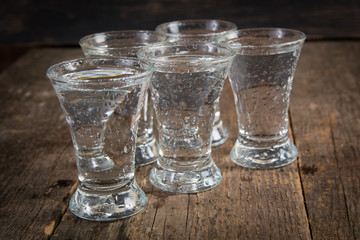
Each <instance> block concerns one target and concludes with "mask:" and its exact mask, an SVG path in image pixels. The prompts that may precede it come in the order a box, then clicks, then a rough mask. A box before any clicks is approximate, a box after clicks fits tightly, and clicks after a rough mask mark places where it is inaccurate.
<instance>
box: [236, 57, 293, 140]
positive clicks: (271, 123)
mask: <svg viewBox="0 0 360 240" xmlns="http://www.w3.org/2000/svg"><path fill="white" fill-rule="evenodd" d="M298 56H299V51H294V52H287V53H282V54H272V55H237V56H236V57H235V59H234V61H233V64H232V66H231V69H230V82H231V85H232V88H233V92H234V97H235V104H236V110H237V114H238V126H239V140H240V141H241V142H242V144H245V145H251V144H253V145H254V146H257V147H266V145H269V144H270V145H272V144H274V143H275V144H281V143H283V142H285V141H287V139H288V109H289V96H290V92H291V87H292V81H293V76H294V72H295V67H296V62H297V59H298Z"/></svg>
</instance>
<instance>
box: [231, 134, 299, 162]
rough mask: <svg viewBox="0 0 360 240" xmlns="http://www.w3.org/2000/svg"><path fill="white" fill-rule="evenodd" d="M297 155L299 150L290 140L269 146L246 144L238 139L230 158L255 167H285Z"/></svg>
mask: <svg viewBox="0 0 360 240" xmlns="http://www.w3.org/2000/svg"><path fill="white" fill-rule="evenodd" d="M297 155H298V150H297V148H296V146H295V145H294V144H293V143H292V142H291V141H290V140H287V141H286V142H285V143H283V144H280V145H276V146H273V147H268V148H255V147H249V146H245V145H243V144H241V143H240V142H239V141H238V140H237V141H236V143H235V145H234V147H233V148H232V150H231V152H230V158H231V160H232V161H233V162H234V163H236V164H237V165H240V166H242V167H245V168H253V169H270V168H278V167H283V166H285V165H288V164H290V163H292V162H293V161H295V160H296V158H297Z"/></svg>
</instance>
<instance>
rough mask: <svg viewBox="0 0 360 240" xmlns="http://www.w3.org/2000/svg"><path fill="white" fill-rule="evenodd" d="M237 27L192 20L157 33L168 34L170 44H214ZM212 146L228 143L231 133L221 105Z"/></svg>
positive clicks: (169, 25) (171, 24) (163, 26)
mask: <svg viewBox="0 0 360 240" xmlns="http://www.w3.org/2000/svg"><path fill="white" fill-rule="evenodd" d="M236 29H237V26H236V25H235V24H234V23H232V22H228V21H223V20H216V19H190V20H181V21H174V22H168V23H163V24H161V25H159V26H157V27H156V29H155V31H157V32H160V33H163V34H166V36H167V37H168V40H169V41H170V42H181V41H190V42H193V41H196V42H213V41H214V39H215V38H216V37H219V36H222V35H224V34H226V33H228V32H229V31H231V30H236ZM215 112H216V113H215V119H214V128H213V133H212V143H211V144H212V146H213V147H217V146H219V145H221V144H223V143H225V142H226V140H227V139H228V137H229V131H228V129H227V128H226V126H225V125H224V123H223V121H222V120H221V116H220V108H219V105H217V106H216V111H215Z"/></svg>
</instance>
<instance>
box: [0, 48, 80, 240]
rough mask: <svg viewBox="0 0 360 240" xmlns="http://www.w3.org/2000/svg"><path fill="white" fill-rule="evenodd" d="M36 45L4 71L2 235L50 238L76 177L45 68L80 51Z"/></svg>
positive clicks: (0, 92)
mask: <svg viewBox="0 0 360 240" xmlns="http://www.w3.org/2000/svg"><path fill="white" fill-rule="evenodd" d="M64 52H66V50H63V49H59V50H50V51H49V50H40V51H31V52H29V53H28V54H27V55H26V56H25V57H24V58H21V59H20V60H19V61H17V62H16V63H15V64H14V65H13V66H12V67H11V68H10V69H8V70H7V71H5V72H3V73H2V74H1V75H0V99H1V103H2V107H1V109H0V116H1V120H0V121H1V124H0V141H1V144H0V148H1V149H0V189H1V194H0V216H1V217H0V239H46V238H47V237H48V236H50V235H52V233H53V230H54V229H55V228H56V226H57V224H58V223H59V221H60V220H61V218H62V216H63V214H64V212H65V210H66V208H67V201H68V198H69V193H70V192H71V188H72V186H73V185H74V184H75V180H76V164H75V162H74V160H73V158H74V157H73V155H74V153H73V147H72V143H71V140H70V138H69V132H68V129H67V126H66V124H65V121H64V116H63V114H62V112H61V109H60V108H59V103H57V102H56V101H57V99H56V96H55V93H54V91H53V89H52V87H51V84H50V82H49V81H48V80H47V79H46V77H45V71H46V69H47V67H49V66H50V65H51V64H53V63H55V62H58V61H60V60H63V59H64V58H69V57H73V56H75V55H79V51H70V52H68V53H69V54H67V55H66V54H63V53H64Z"/></svg>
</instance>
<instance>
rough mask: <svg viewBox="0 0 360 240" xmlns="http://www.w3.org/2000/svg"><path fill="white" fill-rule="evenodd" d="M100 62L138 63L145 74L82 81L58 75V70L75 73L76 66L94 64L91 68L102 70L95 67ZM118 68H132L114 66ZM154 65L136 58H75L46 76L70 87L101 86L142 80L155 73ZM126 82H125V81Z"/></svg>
mask: <svg viewBox="0 0 360 240" xmlns="http://www.w3.org/2000/svg"><path fill="white" fill-rule="evenodd" d="M98 61H102V62H103V63H104V65H105V64H106V63H107V62H117V61H124V62H129V63H130V62H137V63H138V64H139V65H141V69H142V70H144V71H143V72H139V73H136V74H133V75H129V74H127V75H124V76H119V75H117V76H116V77H106V78H101V77H99V78H96V79H82V80H76V79H71V78H66V77H63V74H56V70H57V69H64V70H68V69H69V71H66V73H75V72H77V69H76V67H75V66H74V65H79V66H82V65H85V64H89V63H92V65H89V66H90V67H91V66H92V67H94V68H91V69H101V67H100V68H96V67H99V66H101V65H95V64H94V63H95V62H98ZM117 66H119V67H120V66H123V67H130V65H114V69H117ZM143 66H147V67H146V68H143ZM153 68H154V66H153V64H152V63H150V62H149V61H145V60H143V59H139V58H136V57H117V58H106V57H90V58H75V59H70V60H65V61H62V62H59V63H56V64H54V65H52V66H50V67H49V68H48V69H47V71H46V76H47V77H48V78H49V79H50V80H51V81H55V82H63V83H66V84H69V85H77V84H79V83H81V84H94V83H98V84H99V85H101V84H106V83H114V82H120V81H123V82H128V81H129V80H131V79H140V78H143V77H146V76H147V75H151V73H152V71H153ZM83 70H86V69H79V70H78V71H83ZM89 70H90V69H89ZM99 79H101V82H97V81H98V80H99ZM124 80H125V81H124Z"/></svg>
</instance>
